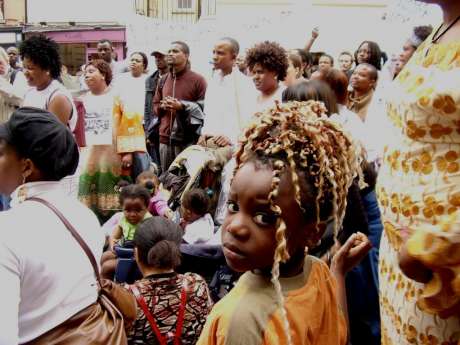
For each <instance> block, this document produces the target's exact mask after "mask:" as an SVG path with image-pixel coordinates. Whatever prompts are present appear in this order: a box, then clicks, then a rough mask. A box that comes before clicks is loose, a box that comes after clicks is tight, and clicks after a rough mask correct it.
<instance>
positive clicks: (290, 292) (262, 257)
mask: <svg viewBox="0 0 460 345" xmlns="http://www.w3.org/2000/svg"><path fill="white" fill-rule="evenodd" d="M322 109H323V108H322V106H320V104H319V103H316V102H313V101H310V102H306V103H288V104H283V105H279V104H278V105H277V106H276V107H275V108H274V109H269V110H267V111H265V112H264V113H262V114H260V115H259V117H258V118H257V119H256V123H255V124H253V125H252V126H251V127H249V128H248V129H247V130H246V133H245V138H244V139H243V141H242V143H241V145H240V147H239V149H238V151H237V153H236V162H237V168H236V173H235V176H234V178H233V181H232V185H231V189H230V194H229V200H228V213H227V217H226V219H225V222H224V224H223V226H222V244H223V248H224V254H225V258H226V260H227V263H228V264H229V266H230V267H231V268H232V269H233V270H235V271H238V272H246V273H245V274H244V275H243V276H242V277H241V278H240V280H239V281H238V283H237V284H236V286H235V287H234V288H233V290H232V291H231V292H230V293H229V294H228V295H227V296H226V297H225V298H224V299H222V300H221V302H219V303H218V304H217V305H216V306H215V307H214V309H213V310H212V311H211V314H210V315H209V317H208V320H207V323H206V325H205V328H204V330H203V333H202V334H201V337H200V339H199V341H198V344H226V345H227V344H246V345H251V344H321V345H322V344H324V345H326V344H327V345H335V344H345V343H346V341H347V331H346V322H345V317H344V316H345V315H344V314H343V312H342V311H343V310H346V302H345V298H344V297H345V294H344V291H345V290H344V275H345V273H346V272H347V270H348V269H350V268H351V266H352V265H353V264H355V263H356V262H357V261H358V260H359V258H360V257H362V256H363V255H365V253H366V252H367V250H368V249H369V242H368V241H367V239H366V238H365V236H363V235H362V234H355V235H353V236H352V237H351V238H350V240H349V241H348V242H347V244H346V245H344V247H342V249H341V250H340V251H339V253H338V255H337V256H336V259H335V260H334V261H333V265H332V271H333V273H334V275H335V278H336V279H337V283H338V284H339V288H337V285H336V281H335V280H334V279H333V277H332V276H331V272H330V271H329V269H328V268H327V266H326V265H325V264H324V263H323V262H321V261H319V260H318V259H315V258H314V257H312V256H309V255H307V250H308V248H313V247H314V246H315V245H317V243H318V241H319V239H320V238H321V236H322V234H323V232H324V230H325V227H326V222H327V221H328V220H330V219H332V220H334V221H335V224H340V223H341V221H342V219H343V216H344V212H345V207H346V197H347V191H348V188H349V187H350V185H351V183H352V181H353V179H354V178H355V177H356V176H359V177H360V178H362V174H361V172H360V168H359V162H358V160H357V156H356V155H355V148H354V146H353V144H352V141H351V139H350V138H349V137H348V136H347V135H346V134H344V133H343V132H342V131H341V130H339V129H338V127H336V126H335V125H334V124H333V123H331V122H329V120H327V118H326V117H325V116H324V115H323V114H322V111H323V110H322ZM337 292H338V293H337ZM342 301H343V302H342Z"/></svg>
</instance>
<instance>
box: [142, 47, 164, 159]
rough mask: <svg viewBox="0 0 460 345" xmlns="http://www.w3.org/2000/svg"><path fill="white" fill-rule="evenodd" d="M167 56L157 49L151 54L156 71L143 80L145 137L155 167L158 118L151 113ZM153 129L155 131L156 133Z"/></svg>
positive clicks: (157, 153) (157, 147)
mask: <svg viewBox="0 0 460 345" xmlns="http://www.w3.org/2000/svg"><path fill="white" fill-rule="evenodd" d="M167 54H168V53H167V49H165V48H157V49H156V50H155V51H153V52H152V54H151V55H152V56H153V57H154V58H155V64H156V66H157V70H156V71H155V72H153V74H152V75H150V76H148V77H147V79H146V80H145V110H144V128H145V136H146V138H147V150H148V151H149V154H150V157H151V158H152V160H153V161H154V162H155V163H156V164H157V165H159V164H160V153H159V144H160V142H159V140H158V139H159V137H158V126H156V127H155V126H154V125H155V124H156V122H157V121H158V117H157V116H156V115H155V114H154V112H153V97H154V96H155V91H156V89H157V87H158V82H159V81H160V79H161V78H163V77H164V76H165V75H166V74H167V73H168V64H167V63H166V59H165V58H166V55H167ZM155 128H156V129H157V130H156V131H155Z"/></svg>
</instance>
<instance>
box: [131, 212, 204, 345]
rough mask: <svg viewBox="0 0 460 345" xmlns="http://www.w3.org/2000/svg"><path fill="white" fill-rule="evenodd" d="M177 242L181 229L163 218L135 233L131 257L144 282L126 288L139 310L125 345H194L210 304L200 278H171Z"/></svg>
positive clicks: (191, 275) (177, 253) (188, 275)
mask: <svg viewBox="0 0 460 345" xmlns="http://www.w3.org/2000/svg"><path fill="white" fill-rule="evenodd" d="M181 241H182V229H181V228H180V227H179V225H177V224H175V223H173V222H172V221H170V220H168V219H166V218H163V217H152V218H150V219H148V220H146V221H145V222H143V223H142V224H141V225H140V226H139V228H138V229H137V231H136V234H135V235H134V255H135V258H136V262H137V264H138V267H139V269H140V270H141V272H142V275H143V277H144V278H143V279H142V280H139V281H137V282H136V283H135V284H134V285H132V286H131V287H130V289H131V291H133V292H134V295H135V296H136V298H137V300H138V305H139V308H138V314H137V319H136V321H135V322H134V325H133V327H132V328H131V330H130V331H129V332H128V333H127V335H128V344H195V343H196V341H197V340H198V337H199V335H200V333H201V330H202V328H203V325H204V323H205V321H206V317H207V316H208V314H209V312H210V310H211V307H212V302H211V298H210V295H209V291H208V287H207V284H206V281H205V280H204V279H203V278H202V277H201V276H199V275H198V274H195V273H186V274H178V273H176V272H175V268H176V267H177V266H179V264H180V251H179V245H180V243H181ZM140 300H143V301H144V302H145V305H147V306H148V308H143V307H142V305H143V302H140ZM144 309H147V310H144ZM181 311H182V313H181ZM146 314H150V315H149V318H147V316H146ZM150 316H151V318H150ZM152 321H153V322H152ZM152 323H153V324H154V325H153V326H152ZM174 336H178V338H176V339H175V338H174ZM162 340H163V341H162ZM176 341H177V342H176Z"/></svg>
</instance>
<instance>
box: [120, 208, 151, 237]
mask: <svg viewBox="0 0 460 345" xmlns="http://www.w3.org/2000/svg"><path fill="white" fill-rule="evenodd" d="M151 217H152V215H151V214H150V212H146V213H145V216H144V219H142V221H144V220H146V219H148V218H151ZM142 221H141V222H139V223H137V224H131V223H130V222H128V220H127V219H126V217H125V216H124V215H123V217H122V218H121V219H120V223H119V224H118V225H119V226H120V227H121V230H122V231H123V242H124V241H132V240H133V239H134V234H135V233H136V229H137V227H138V225H139V224H140V223H142Z"/></svg>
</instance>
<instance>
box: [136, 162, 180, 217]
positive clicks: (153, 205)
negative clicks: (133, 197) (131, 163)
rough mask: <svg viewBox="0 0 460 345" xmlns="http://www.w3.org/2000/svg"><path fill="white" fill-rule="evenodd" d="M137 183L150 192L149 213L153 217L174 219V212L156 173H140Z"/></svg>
mask: <svg viewBox="0 0 460 345" xmlns="http://www.w3.org/2000/svg"><path fill="white" fill-rule="evenodd" d="M136 183H137V184H139V185H141V186H143V187H145V188H147V189H148V190H149V192H150V195H151V198H150V203H149V212H150V213H151V214H152V216H162V217H166V218H168V219H172V217H173V212H172V211H171V209H170V208H169V207H168V203H167V201H166V198H165V197H164V196H163V195H162V193H161V191H160V181H159V180H158V177H157V176H156V175H155V173H153V172H151V171H144V172H142V173H140V174H139V176H137V179H136Z"/></svg>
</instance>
